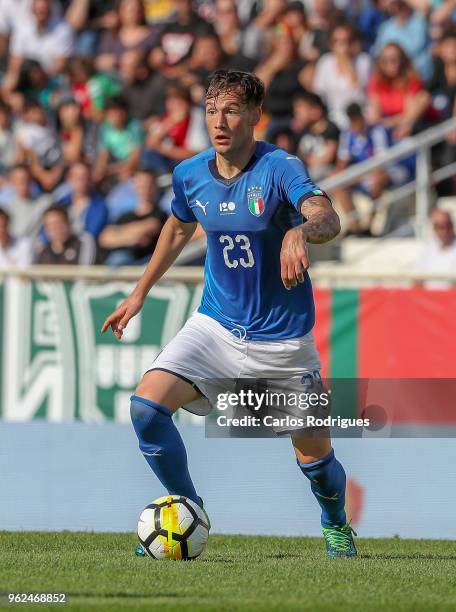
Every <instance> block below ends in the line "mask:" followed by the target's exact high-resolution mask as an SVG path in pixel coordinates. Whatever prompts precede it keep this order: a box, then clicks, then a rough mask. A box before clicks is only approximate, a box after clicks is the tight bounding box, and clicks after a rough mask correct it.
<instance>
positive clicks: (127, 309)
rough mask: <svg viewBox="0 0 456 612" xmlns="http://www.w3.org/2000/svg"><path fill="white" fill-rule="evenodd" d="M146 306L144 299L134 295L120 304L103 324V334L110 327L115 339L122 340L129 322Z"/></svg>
mask: <svg viewBox="0 0 456 612" xmlns="http://www.w3.org/2000/svg"><path fill="white" fill-rule="evenodd" d="M143 304H144V298H142V297H140V296H138V295H136V294H135V293H132V294H131V295H129V296H128V297H127V299H126V300H124V301H123V302H122V304H120V306H119V307H118V308H116V310H114V312H113V313H111V314H110V315H109V317H108V318H107V319H106V321H105V322H104V323H103V326H102V328H101V333H102V334H104V333H105V331H106V330H107V329H108V327H111V329H112V332H113V334H114V335H115V337H116V338H117V339H118V340H120V339H121V338H122V334H123V331H124V329H125V328H126V327H127V325H128V321H129V320H130V319H131V318H133V317H134V316H135V314H137V313H138V312H139V311H140V310H141V308H142V307H143Z"/></svg>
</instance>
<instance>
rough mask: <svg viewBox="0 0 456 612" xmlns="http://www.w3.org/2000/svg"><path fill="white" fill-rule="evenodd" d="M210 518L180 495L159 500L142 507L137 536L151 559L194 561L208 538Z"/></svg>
mask: <svg viewBox="0 0 456 612" xmlns="http://www.w3.org/2000/svg"><path fill="white" fill-rule="evenodd" d="M209 528H210V524H209V519H208V516H207V514H206V513H205V511H204V510H203V509H202V508H200V506H198V505H197V504H195V502H193V501H192V500H191V499H188V498H187V497H181V496H180V495H166V496H165V497H160V498H158V499H156V500H155V501H154V502H152V503H151V504H149V505H148V506H146V507H145V508H144V510H143V511H142V513H141V516H140V517H139V521H138V537H139V541H140V542H141V544H142V546H143V548H144V550H145V552H146V553H147V554H148V555H149V556H151V557H153V558H154V559H195V558H196V557H198V556H199V555H200V554H201V553H202V552H203V550H204V548H205V546H206V542H207V540H208V538H209Z"/></svg>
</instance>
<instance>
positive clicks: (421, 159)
mask: <svg viewBox="0 0 456 612" xmlns="http://www.w3.org/2000/svg"><path fill="white" fill-rule="evenodd" d="M455 130H456V118H452V119H448V120H447V121H443V122H442V123H439V124H438V125H436V126H435V127H432V128H429V129H428V130H424V131H423V132H420V133H419V134H416V135H415V136H410V137H409V138H405V139H404V140H401V142H399V143H397V144H396V145H394V146H392V147H390V148H389V149H387V150H385V151H383V152H382V153H379V154H378V155H375V156H374V157H371V158H370V159H368V160H366V161H364V162H360V163H359V164H356V165H354V166H350V167H349V168H347V169H346V170H343V171H342V172H338V173H337V174H334V175H333V176H331V177H328V178H325V179H323V180H322V181H320V182H319V186H320V187H321V188H322V189H324V190H325V191H327V192H329V193H330V192H331V191H334V190H335V189H339V188H342V187H348V186H349V185H353V184H356V183H357V182H359V180H360V179H361V178H362V177H363V176H365V175H366V174H368V173H369V172H372V171H373V170H376V169H377V168H382V167H384V166H389V165H390V164H392V163H393V162H396V161H398V160H400V159H403V158H404V157H407V156H409V155H413V154H416V157H417V159H416V180H414V181H411V182H409V183H407V184H406V185H403V186H402V187H398V188H396V189H394V190H393V191H392V192H391V201H392V203H393V204H394V202H397V201H399V200H401V199H403V198H405V197H406V196H409V195H411V194H413V193H414V192H416V237H417V238H418V239H420V240H421V239H423V238H424V237H425V235H426V226H427V220H428V216H429V212H430V209H431V193H430V189H431V186H432V185H433V184H436V183H438V182H440V181H443V180H445V179H446V178H448V177H450V176H454V175H455V174H456V161H455V162H454V163H452V164H449V165H448V166H445V167H442V168H439V169H438V170H435V171H434V172H432V168H431V155H430V152H431V147H432V146H434V145H435V144H437V143H439V142H442V140H444V139H445V137H446V136H448V134H450V133H451V132H453V131H455ZM205 252H206V240H205V239H201V240H198V241H195V242H193V243H192V244H191V245H187V247H185V249H184V250H183V252H182V253H181V255H180V257H179V259H178V260H177V263H186V262H188V261H192V260H194V259H195V258H197V257H201V256H202V255H204V253H205Z"/></svg>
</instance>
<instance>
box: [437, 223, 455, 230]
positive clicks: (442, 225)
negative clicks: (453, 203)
mask: <svg viewBox="0 0 456 612" xmlns="http://www.w3.org/2000/svg"><path fill="white" fill-rule="evenodd" d="M432 227H433V228H434V229H444V230H447V229H451V228H452V227H453V225H452V223H434V224H433V225H432Z"/></svg>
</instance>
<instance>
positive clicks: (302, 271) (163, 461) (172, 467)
mask: <svg viewBox="0 0 456 612" xmlns="http://www.w3.org/2000/svg"><path fill="white" fill-rule="evenodd" d="M263 96H264V86H263V83H262V82H261V81H260V80H259V79H258V78H257V77H256V76H254V75H253V74H250V73H246V72H239V71H226V70H218V71H216V72H215V73H214V74H213V75H212V76H211V79H210V82H209V85H208V88H207V91H206V122H207V128H208V131H209V135H210V138H211V142H212V145H213V148H211V149H209V150H207V151H204V152H202V153H199V154H198V155H195V156H194V157H192V158H190V159H188V160H186V161H184V162H182V163H181V164H179V165H178V166H177V167H176V169H175V170H174V174H173V188H174V199H173V202H172V215H171V217H170V218H169V219H168V221H167V222H166V224H165V226H164V227H163V230H162V232H161V235H160V238H159V240H158V243H157V246H156V248H155V252H154V254H153V256H152V258H151V260H150V262H149V264H148V266H147V268H146V270H145V272H144V274H143V275H142V277H141V278H140V280H139V282H138V284H137V286H136V288H135V289H134V290H133V292H132V293H131V294H130V296H129V297H128V298H127V299H126V300H125V301H124V302H123V303H122V304H121V305H120V306H119V307H118V308H117V309H116V310H115V311H114V312H113V313H112V314H111V315H110V316H108V318H107V319H106V321H105V322H104V324H103V327H102V332H105V331H106V330H107V329H108V327H111V329H112V331H113V333H114V335H115V336H116V337H117V338H118V339H120V338H122V333H123V331H124V329H125V327H126V325H127V324H128V321H129V320H130V319H131V318H132V317H133V316H135V315H136V314H137V313H138V312H139V310H140V309H141V307H142V306H143V304H144V300H145V298H146V296H147V294H148V292H149V290H150V289H151V287H152V286H153V285H154V284H155V283H157V281H158V280H159V279H160V278H161V277H162V275H163V274H164V273H165V272H166V271H167V270H168V268H169V267H170V266H171V265H172V264H173V262H174V261H175V259H176V257H177V256H178V254H179V253H180V252H181V250H182V249H183V247H184V245H185V244H186V243H187V242H188V241H189V240H190V238H191V236H192V234H193V233H194V231H195V229H196V226H197V223H198V222H199V223H200V224H201V225H202V227H203V229H204V230H205V232H206V234H207V259H206V269H205V288H204V293H203V296H202V300H201V305H200V307H199V308H198V311H197V312H195V313H194V314H193V315H192V316H191V317H190V319H189V320H188V321H187V323H186V324H185V325H184V327H183V328H182V329H181V331H180V332H179V333H178V334H177V335H176V336H175V338H174V339H173V340H171V342H170V343H169V344H168V345H167V346H165V348H164V349H163V351H162V352H161V353H160V354H159V355H158V357H157V358H156V360H155V362H154V363H153V364H152V366H151V369H150V370H149V371H148V372H146V374H145V375H144V377H143V379H142V380H141V382H140V383H139V385H138V387H137V388H136V391H135V394H134V395H133V396H132V398H131V418H132V421H133V426H134V429H135V431H136V434H137V436H138V439H139V447H140V450H141V451H142V453H143V455H144V457H145V459H146V461H147V462H148V464H149V465H150V467H151V468H152V470H153V471H154V472H155V474H156V476H157V477H158V478H159V480H160V481H161V482H162V484H163V485H164V486H165V487H166V489H167V490H168V492H169V494H175V495H184V496H186V497H188V498H190V499H192V500H193V501H194V502H196V503H197V504H200V505H201V506H202V500H201V498H200V497H199V496H198V493H197V491H196V489H195V486H194V484H193V482H192V479H191V477H190V474H189V471H188V467H187V455H186V450H185V447H184V443H183V441H182V438H181V437H180V435H179V432H178V431H177V429H176V426H175V425H174V422H173V420H172V418H171V417H172V415H173V413H175V412H176V411H177V410H178V409H179V408H180V407H182V406H185V407H187V406H188V409H189V410H191V411H194V412H197V410H196V409H194V410H192V407H191V404H192V403H195V402H196V401H197V400H198V398H201V397H202V396H203V397H205V398H207V399H208V400H209V402H212V403H213V402H214V398H215V397H216V393H215V392H216V391H217V388H216V386H215V380H217V379H222V378H224V379H231V380H235V379H238V378H241V377H242V378H265V377H266V378H267V379H268V380H272V381H274V379H280V378H281V379H284V378H287V379H289V381H290V386H291V388H293V389H296V388H299V386H300V385H301V387H300V388H301V390H302V389H303V387H302V382H303V381H305V380H306V381H307V380H308V378H309V376H310V377H311V378H312V377H318V378H319V369H320V361H319V356H318V352H317V350H316V347H315V344H314V340H313V336H312V327H313V324H314V303H313V297H312V288H311V283H310V279H309V275H308V273H307V268H308V267H309V260H308V256H307V243H308V242H310V243H323V242H327V241H328V240H331V239H332V238H334V237H335V236H336V235H337V234H338V233H339V231H340V224H339V219H338V216H337V214H336V212H335V211H334V209H333V207H332V205H331V202H330V200H329V198H328V197H327V196H326V194H325V193H324V192H322V191H321V190H320V189H319V188H318V187H317V186H316V185H315V184H314V183H313V182H312V181H311V180H310V178H309V177H308V175H307V172H306V169H305V168H304V166H303V164H302V162H301V161H300V160H299V159H298V158H297V157H295V156H293V155H290V154H288V153H287V152H286V151H284V150H282V149H279V148H278V147H276V146H274V145H271V144H268V143H266V142H262V141H256V140H255V138H254V128H255V126H256V125H257V124H258V122H259V121H260V118H261V107H262V102H263ZM296 215H298V222H297V224H296V220H295V219H294V217H295V216H296ZM195 405H196V404H195ZM200 414H201V412H200ZM313 433H315V432H312V431H309V432H308V433H307V432H305V433H303V431H302V430H301V431H300V432H299V434H296V435H293V434H291V441H292V444H293V447H294V451H295V454H296V458H297V462H298V465H299V468H300V469H301V471H302V473H303V474H304V475H305V476H306V477H307V478H308V479H309V481H310V483H311V489H312V492H313V493H314V495H315V497H316V500H317V502H318V503H319V505H320V507H321V523H322V528H323V535H324V538H325V543H326V549H327V554H328V556H330V557H352V556H355V555H356V549H355V546H354V543H353V537H352V531H353V530H352V529H351V527H350V526H349V525H348V524H347V519H346V516H345V511H344V505H345V472H344V469H343V467H342V465H341V464H340V463H339V461H337V459H336V457H335V456H334V450H333V449H332V447H331V441H330V439H329V436H316V435H312V434H313Z"/></svg>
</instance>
